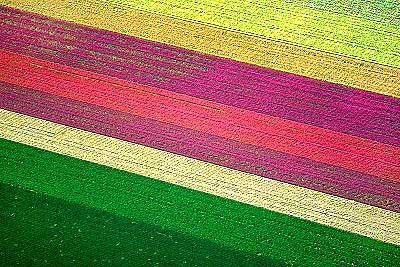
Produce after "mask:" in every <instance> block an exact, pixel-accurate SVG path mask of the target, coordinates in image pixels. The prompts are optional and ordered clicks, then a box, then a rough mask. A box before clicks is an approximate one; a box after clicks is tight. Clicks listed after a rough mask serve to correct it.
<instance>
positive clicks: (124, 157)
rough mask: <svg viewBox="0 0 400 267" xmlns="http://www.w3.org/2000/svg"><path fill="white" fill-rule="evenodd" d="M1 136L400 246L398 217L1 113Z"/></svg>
mask: <svg viewBox="0 0 400 267" xmlns="http://www.w3.org/2000/svg"><path fill="white" fill-rule="evenodd" d="M0 137H1V138H5V139H8V140H12V141H16V142H20V143H24V144H28V145H31V146H34V147H38V148H41V149H46V150H49V151H53V152H56V153H60V154H64V155H68V156H71V157H75V158H79V159H83V160H88V161H91V162H95V163H98V164H102V165H106V166H109V167H113V168H117V169H121V170H125V171H128V172H132V173H137V174H140V175H144V176H148V177H152V178H154V179H158V180H162V181H165V182H169V183H173V184H177V185H181V186H184V187H187V188H191V189H194V190H198V191H203V192H207V193H210V194H214V195H218V196H221V197H225V198H229V199H233V200H236V201H240V202H243V203H247V204H250V205H254V206H258V207H263V208H265V209H268V210H273V211H276V212H280V213H284V214H289V215H293V216H296V217H300V218H304V219H307V220H311V221H314V222H318V223H321V224H325V225H328V226H332V227H336V228H339V229H343V230H346V231H350V232H354V233H358V234H361V235H364V236H368V237H372V238H375V239H378V240H382V241H385V242H388V243H393V244H400V214H397V213H396V212H392V211H388V210H384V209H381V208H377V207H373V206H368V205H365V204H362V203H358V202H356V201H352V200H347V199H344V198H340V197H336V196H332V195H328V194H325V193H321V192H318V191H314V190H310V189H306V188H302V187H299V186H295V185H291V184H287V183H283V182H279V181H276V180H272V179H267V178H263V177H260V176H256V175H252V174H248V173H244V172H240V171H236V170H232V169H229V168H225V167H221V166H218V165H214V164H210V163H207V162H203V161H200V160H196V159H192V158H188V157H184V156H180V155H176V154H173V153H169V152H165V151H161V150H157V149H154V148H150V147H146V146H142V145H138V144H134V143H129V142H126V141H122V140H119V139H115V138H111V137H107V136H103V135H99V134H95V133H91V132H87V131H83V130H79V129H76V128H72V127H68V126H64V125H61V124H56V123H53V122H49V121H45V120H41V119H37V118H33V117H30V116H26V115H22V114H18V113H14V112H10V111H6V110H3V109H0Z"/></svg>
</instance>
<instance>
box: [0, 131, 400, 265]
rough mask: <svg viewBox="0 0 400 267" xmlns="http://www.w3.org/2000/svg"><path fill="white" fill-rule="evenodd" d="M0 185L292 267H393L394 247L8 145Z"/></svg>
mask: <svg viewBox="0 0 400 267" xmlns="http://www.w3.org/2000/svg"><path fill="white" fill-rule="evenodd" d="M0 155H1V158H0V182H3V183H7V184H14V185H19V186H22V187H25V188H28V189H31V190H34V191H38V192H41V193H45V194H48V195H49V196H53V197H57V198H60V199H64V200H66V201H71V202H74V203H78V204H81V205H84V206H89V207H94V208H98V209H101V210H104V211H107V212H111V213H114V214H116V215H119V216H123V217H126V218H128V219H132V220H134V221H136V222H141V223H145V224H148V225H153V226H156V227H161V228H163V229H166V230H169V231H174V232H179V233H182V234H185V235H190V236H192V237H193V238H200V239H204V240H208V241H209V242H213V243H216V244H219V245H221V246H225V247H228V248H230V249H233V250H238V251H242V252H243V253H248V254H253V255H260V256H262V257H266V258H269V259H271V260H272V261H274V262H275V261H276V262H285V263H288V264H295V265H300V266H390V267H392V266H395V264H396V262H399V261H400V247H399V246H395V245H391V244H387V243H383V242H381V241H377V240H374V239H370V238H366V237H362V236H360V235H356V234H352V233H349V232H345V231H341V230H338V229H335V228H331V227H327V226H323V225H320V224H317V223H313V222H311V221H305V220H302V219H299V218H296V217H292V216H288V215H283V214H279V213H275V212H271V211H268V210H266V209H263V208H258V207H254V206H250V205H246V204H243V203H240V202H235V201H232V200H228V199H225V198H221V197H217V196H214V195H209V194H206V193H202V192H198V191H194V190H190V189H187V188H183V187H180V186H176V185H172V184H168V183H164V182H161V181H158V180H155V179H150V178H146V177H143V176H139V175H136V174H132V173H128V172H124V171H120V170H116V169H112V168H109V167H106V166H102V165H97V164H94V163H90V162H86V161H82V160H79V159H75V158H71V157H67V156H64V155H60V154H56V153H53V152H49V151H44V150H40V149H38V148H34V147H30V146H26V145H22V144H19V143H15V142H12V141H8V140H4V139H1V140H0Z"/></svg>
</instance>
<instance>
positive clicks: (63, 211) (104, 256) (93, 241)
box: [0, 183, 283, 266]
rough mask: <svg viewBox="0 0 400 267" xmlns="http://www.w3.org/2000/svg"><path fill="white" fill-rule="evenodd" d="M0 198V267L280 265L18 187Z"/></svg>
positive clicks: (7, 188) (3, 190) (0, 186)
mask: <svg viewBox="0 0 400 267" xmlns="http://www.w3.org/2000/svg"><path fill="white" fill-rule="evenodd" d="M0 192H1V194H0V203H2V204H1V207H2V208H1V210H0V217H1V218H2V220H1V223H0V225H1V228H0V240H2V242H1V243H0V251H1V252H0V253H1V257H0V265H1V266H16V265H17V263H19V264H20V265H23V266H32V265H36V266H43V265H44V264H45V263H46V262H47V264H48V265H50V266H65V265H72V264H75V265H77V266H94V265H99V264H112V265H114V266H142V265H151V266H171V265H186V266H195V265H198V266H204V265H207V266H238V265H242V266H265V265H268V266H282V265H283V264H281V263H278V262H273V261H271V260H268V259H267V258H265V257H258V256H256V255H251V254H245V253H242V252H238V251H233V250H230V249H227V248H225V247H223V246H218V245H217V244H215V243H212V242H208V241H207V240H202V239H198V238H192V237H190V236H186V235H184V234H181V233H177V232H174V231H168V230H166V229H161V228H160V227H153V226H151V225H147V224H144V223H141V222H136V221H133V220H129V219H127V218H123V217H120V216H116V215H114V214H111V213H108V212H104V211H100V210H97V209H94V208H87V207H83V206H81V205H78V204H74V203H70V202H67V201H64V200H60V199H57V198H54V197H49V196H46V195H43V194H39V193H36V192H32V191H28V190H24V189H22V188H19V187H16V186H9V185H5V184H1V183H0Z"/></svg>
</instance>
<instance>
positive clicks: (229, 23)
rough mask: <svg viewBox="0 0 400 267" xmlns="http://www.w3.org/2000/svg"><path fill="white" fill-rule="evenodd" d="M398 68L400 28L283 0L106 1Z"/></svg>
mask: <svg viewBox="0 0 400 267" xmlns="http://www.w3.org/2000/svg"><path fill="white" fill-rule="evenodd" d="M103 2H104V3H107V4H108V3H114V4H117V5H119V6H121V7H129V8H137V9H141V10H146V11H149V12H153V13H158V14H161V15H166V16H170V17H176V18H180V19H186V20H193V21H199V22H202V23H208V24H213V25H217V26H219V27H222V28H225V29H235V30H238V31H241V32H246V33H249V34H255V35H259V36H264V37H267V38H272V39H279V40H284V41H286V42H290V43H293V44H298V45H300V46H306V47H313V48H315V49H318V50H322V51H328V52H331V53H339V54H343V55H348V56H352V57H358V58H361V59H365V60H367V61H374V62H378V63H381V64H385V65H389V66H393V67H400V58H399V51H400V38H399V33H400V27H397V26H396V25H390V24H384V23H379V22H372V21H369V20H364V19H361V18H354V17H351V16H346V15H343V14H340V13H338V14H333V13H329V12H325V11H321V10H315V9H310V8H307V7H305V6H303V7H301V6H298V5H295V4H290V3H288V1H283V0H258V1H254V0H229V1H221V0H201V1H199V0H103Z"/></svg>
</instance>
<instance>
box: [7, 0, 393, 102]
mask: <svg viewBox="0 0 400 267" xmlns="http://www.w3.org/2000/svg"><path fill="white" fill-rule="evenodd" d="M0 3H4V4H7V5H8V6H10V7H15V8H19V9H21V10H25V11H30V12H35V13H40V14H43V15H45V16H49V17H54V18H58V19H62V20H67V21H72V22H76V23H79V24H82V25H87V26H92V27H96V28H102V29H107V30H110V31H114V32H119V33H124V34H127V35H132V36H137V37H140V38H143V39H147V40H152V41H157V42H162V43H166V44H170V45H175V46H179V47H183V48H187V49H191V50H195V51H200V52H203V53H206V54H211V55H217V56H222V57H226V58H231V59H235V60H238V61H242V62H247V63H252V64H256V65H259V66H263V67H268V68H272V69H277V70H282V71H286V72H290V73H296V74H300V75H303V76H307V77H312V78H315V79H320V80H326V81H330V82H334V83H339V84H344V85H348V86H353V87H356V88H360V89H365V90H368V91H373V92H377V93H381V94H385V95H390V96H395V97H400V88H399V86H398V85H399V84H400V68H391V67H388V66H383V65H379V64H376V63H372V62H367V61H362V60H360V59H355V58H351V57H344V56H341V55H335V54H331V53H325V52H321V51H318V50H315V49H310V48H305V47H301V46H296V45H293V44H288V43H286V42H281V41H277V40H271V39H265V38H261V37H257V36H255V35H247V34H244V33H240V32H235V31H229V30H226V29H222V28H218V27H214V26H211V25H206V24H199V23H194V22H191V21H187V20H182V19H177V18H171V17H167V16H163V15H158V14H154V13H149V12H145V11H140V10H138V9H135V8H133V7H129V6H125V7H121V6H120V5H117V4H115V3H112V2H104V1H99V0H69V1H66V0H41V1H32V0H30V1H26V0H9V1H4V0H0ZM332 89H334V88H332Z"/></svg>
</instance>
